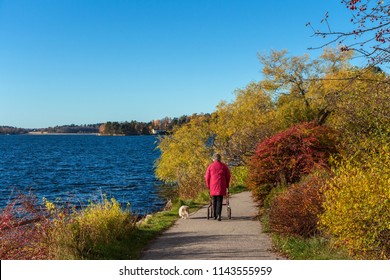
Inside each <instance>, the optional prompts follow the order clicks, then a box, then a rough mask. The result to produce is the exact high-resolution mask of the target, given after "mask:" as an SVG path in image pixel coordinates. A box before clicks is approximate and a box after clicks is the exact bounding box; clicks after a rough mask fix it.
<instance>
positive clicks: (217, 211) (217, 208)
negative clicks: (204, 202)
mask: <svg viewBox="0 0 390 280" xmlns="http://www.w3.org/2000/svg"><path fill="white" fill-rule="evenodd" d="M222 200H223V196H222V195H218V196H213V211H214V217H219V218H220V217H221V213H222Z"/></svg>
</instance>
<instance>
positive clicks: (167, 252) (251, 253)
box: [141, 192, 282, 260]
mask: <svg viewBox="0 0 390 280" xmlns="http://www.w3.org/2000/svg"><path fill="white" fill-rule="evenodd" d="M230 206H231V209H232V219H231V220H229V219H227V217H226V216H227V215H226V206H225V205H224V206H223V209H222V213H223V214H222V221H220V222H219V221H215V220H213V219H210V220H207V206H205V207H203V208H201V209H200V210H199V211H197V212H196V213H193V214H191V215H190V218H189V219H186V220H183V219H179V220H178V221H177V222H176V223H175V224H174V225H173V226H172V227H171V228H170V229H168V230H167V231H165V232H164V233H163V234H162V235H161V236H159V237H158V238H157V239H156V240H155V241H153V242H152V243H151V244H150V245H149V247H148V248H147V249H146V250H145V251H144V252H143V254H142V256H141V259H144V260H163V259H166V260H167V259H168V260H173V259H181V260H200V259H206V260H209V259H232V260H245V259H267V260H276V259H282V257H280V256H278V255H277V254H276V253H275V252H273V251H272V243H271V240H270V238H269V236H268V235H266V234H265V233H263V232H262V229H261V224H260V222H259V221H258V219H257V218H256V215H257V208H256V207H255V204H254V202H253V200H252V197H251V194H250V192H243V193H240V194H235V195H233V196H232V197H231V198H230Z"/></svg>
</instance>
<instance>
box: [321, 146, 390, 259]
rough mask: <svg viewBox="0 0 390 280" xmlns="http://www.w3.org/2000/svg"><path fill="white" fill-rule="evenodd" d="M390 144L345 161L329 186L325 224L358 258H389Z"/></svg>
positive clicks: (326, 192)
mask: <svg viewBox="0 0 390 280" xmlns="http://www.w3.org/2000/svg"><path fill="white" fill-rule="evenodd" d="M389 148H390V147H389V145H385V146H381V147H379V148H378V149H375V150H374V149H372V150H373V151H372V152H371V153H366V154H365V155H364V156H363V155H362V157H361V158H359V159H352V160H349V161H345V162H344V163H343V164H342V165H341V166H339V168H338V169H337V170H336V171H335V172H336V176H335V177H334V178H333V179H332V180H331V181H330V182H329V184H328V186H327V187H326V191H325V196H326V202H325V203H324V209H325V213H324V214H323V215H321V217H320V219H321V220H320V224H321V225H322V227H323V228H324V229H325V230H326V231H327V232H329V233H330V234H332V235H333V236H335V237H336V238H337V243H338V244H339V245H340V246H343V245H344V246H346V247H347V249H348V250H349V251H350V252H351V254H353V255H355V256H356V257H358V258H384V256H387V258H388V257H390V255H389V252H390V248H389V244H388V243H386V242H384V241H383V240H382V239H381V238H379V236H381V235H382V234H383V232H386V231H389V230H390V223H389V221H390V200H389V199H388V197H389V196H390V185H389V179H390V158H389V156H388V153H389Z"/></svg>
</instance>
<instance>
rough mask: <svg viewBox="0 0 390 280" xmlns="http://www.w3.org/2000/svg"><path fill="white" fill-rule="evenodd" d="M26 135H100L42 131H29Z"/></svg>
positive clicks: (95, 134) (96, 134)
mask: <svg viewBox="0 0 390 280" xmlns="http://www.w3.org/2000/svg"><path fill="white" fill-rule="evenodd" d="M26 135H94V136H100V135H101V134H100V133H56V132H44V131H30V132H28V133H26Z"/></svg>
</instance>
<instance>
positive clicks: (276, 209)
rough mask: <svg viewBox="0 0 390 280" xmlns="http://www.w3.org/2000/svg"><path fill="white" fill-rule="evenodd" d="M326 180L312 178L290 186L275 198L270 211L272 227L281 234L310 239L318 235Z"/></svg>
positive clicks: (314, 176) (316, 177)
mask: <svg viewBox="0 0 390 280" xmlns="http://www.w3.org/2000/svg"><path fill="white" fill-rule="evenodd" d="M324 184H325V179H324V178H323V177H320V176H318V175H313V176H310V178H309V180H308V181H307V182H304V183H300V184H295V185H292V186H290V187H289V188H288V189H287V191H286V192H284V193H283V194H281V195H279V196H277V197H276V198H274V200H273V203H272V205H271V209H270V227H271V229H272V230H273V231H275V232H278V233H281V234H290V235H298V236H302V237H310V236H313V235H315V234H316V233H318V228H317V224H318V220H319V218H318V215H319V214H321V213H323V212H324V209H323V207H322V204H323V202H324V196H323V194H322V192H321V191H320V189H321V187H322V186H323V185H324Z"/></svg>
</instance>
